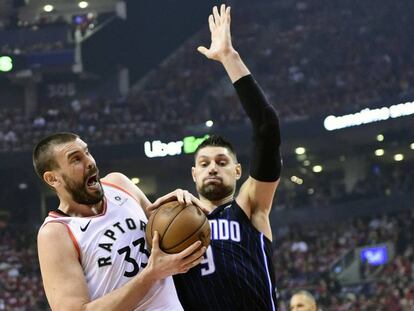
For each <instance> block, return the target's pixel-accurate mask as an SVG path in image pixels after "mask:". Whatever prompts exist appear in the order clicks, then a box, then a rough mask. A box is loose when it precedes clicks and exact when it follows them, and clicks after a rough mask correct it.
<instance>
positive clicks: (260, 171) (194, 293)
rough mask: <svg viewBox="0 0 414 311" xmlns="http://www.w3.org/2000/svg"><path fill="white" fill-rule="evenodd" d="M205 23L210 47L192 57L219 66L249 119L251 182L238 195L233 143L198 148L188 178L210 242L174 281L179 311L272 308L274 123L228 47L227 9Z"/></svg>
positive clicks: (216, 141)
mask: <svg viewBox="0 0 414 311" xmlns="http://www.w3.org/2000/svg"><path fill="white" fill-rule="evenodd" d="M208 22H209V27H210V31H211V46H210V48H206V47H199V48H198V51H199V52H200V53H202V54H203V55H205V56H206V57H207V58H209V59H212V60H215V61H218V62H220V63H221V64H222V65H223V66H224V68H225V70H226V72H227V74H228V75H229V77H230V79H231V81H232V83H233V84H234V87H235V90H236V92H237V94H238V96H239V98H240V101H241V103H242V106H243V108H244V110H245V111H246V113H247V115H248V117H249V118H250V120H251V123H252V127H253V139H252V143H251V145H252V151H251V156H250V172H249V175H250V176H249V177H248V179H247V180H246V181H245V182H244V183H243V185H242V186H241V188H240V191H239V192H238V194H237V195H236V182H237V180H238V179H239V178H240V177H241V166H240V164H239V163H238V161H237V156H236V153H235V151H234V149H233V147H232V146H231V144H230V143H229V142H227V141H226V140H224V139H223V138H221V137H217V136H212V137H210V138H208V139H207V140H205V141H204V142H203V143H202V144H201V145H200V146H199V147H198V149H197V151H196V154H195V166H194V167H193V168H192V176H193V180H194V182H195V184H196V188H197V192H198V194H199V197H200V200H201V201H202V203H203V204H204V206H206V208H207V209H209V210H210V213H209V214H208V219H209V221H210V226H211V244H210V247H209V248H208V249H207V252H206V255H205V258H204V260H203V262H202V263H201V264H200V265H199V266H197V267H195V268H193V269H191V270H190V271H189V272H188V273H186V274H182V275H176V276H174V281H175V284H176V287H177V292H178V295H179V298H180V301H181V303H182V304H183V307H184V309H185V310H249V311H252V310H275V309H276V287H275V280H274V273H273V266H272V246H271V244H272V242H271V241H272V230H271V227H270V221H269V213H270V210H271V207H272V202H273V197H274V194H275V191H276V188H277V186H278V183H279V176H280V171H281V157H280V152H279V147H280V130H279V120H278V117H277V114H276V112H275V110H274V109H273V107H272V106H271V105H269V103H268V102H267V100H266V98H265V96H264V94H263V92H262V90H261V89H260V87H259V86H258V84H257V83H256V81H255V80H254V78H253V77H252V75H251V74H250V71H249V70H248V69H247V67H246V66H245V64H244V63H243V61H242V60H241V58H240V55H239V54H238V52H237V51H236V50H235V49H234V48H233V45H232V42H231V35H230V7H227V8H226V6H225V5H222V6H221V8H220V12H219V10H218V8H217V7H214V9H213V14H212V15H210V16H209V19H208Z"/></svg>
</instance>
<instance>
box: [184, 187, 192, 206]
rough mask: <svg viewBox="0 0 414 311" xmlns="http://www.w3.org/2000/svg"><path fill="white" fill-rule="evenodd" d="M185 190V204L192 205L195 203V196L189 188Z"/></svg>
mask: <svg viewBox="0 0 414 311" xmlns="http://www.w3.org/2000/svg"><path fill="white" fill-rule="evenodd" d="M183 192H184V202H185V205H186V206H188V205H191V204H192V203H193V198H194V196H193V195H192V194H191V193H190V192H188V191H187V190H184V191H183Z"/></svg>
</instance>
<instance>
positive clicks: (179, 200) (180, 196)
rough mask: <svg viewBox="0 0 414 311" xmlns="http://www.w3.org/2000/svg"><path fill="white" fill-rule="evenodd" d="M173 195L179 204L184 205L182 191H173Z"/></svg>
mask: <svg viewBox="0 0 414 311" xmlns="http://www.w3.org/2000/svg"><path fill="white" fill-rule="evenodd" d="M175 195H176V197H177V201H178V202H179V203H180V204H184V203H185V201H184V191H183V190H182V189H177V190H175Z"/></svg>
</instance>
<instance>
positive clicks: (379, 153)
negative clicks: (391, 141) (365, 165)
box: [375, 149, 385, 157]
mask: <svg viewBox="0 0 414 311" xmlns="http://www.w3.org/2000/svg"><path fill="white" fill-rule="evenodd" d="M384 153H385V151H384V149H377V150H375V155H376V156H377V157H382V156H383V155H384Z"/></svg>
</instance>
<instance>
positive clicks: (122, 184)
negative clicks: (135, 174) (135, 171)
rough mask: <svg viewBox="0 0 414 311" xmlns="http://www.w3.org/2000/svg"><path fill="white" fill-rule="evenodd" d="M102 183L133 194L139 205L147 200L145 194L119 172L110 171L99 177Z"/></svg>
mask: <svg viewBox="0 0 414 311" xmlns="http://www.w3.org/2000/svg"><path fill="white" fill-rule="evenodd" d="M101 182H102V183H103V184H104V185H107V186H110V187H113V188H116V189H118V190H122V191H123V192H126V193H128V194H129V195H131V196H133V197H134V198H135V199H136V200H137V201H138V202H139V203H140V204H141V206H144V207H145V206H147V205H148V204H149V201H148V199H147V197H146V196H145V194H144V193H143V192H142V191H141V189H139V188H138V187H137V186H136V185H135V184H134V183H133V182H132V181H131V179H129V178H128V177H127V176H125V175H124V174H122V173H119V172H112V173H109V174H108V175H106V176H105V177H103V178H101Z"/></svg>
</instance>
